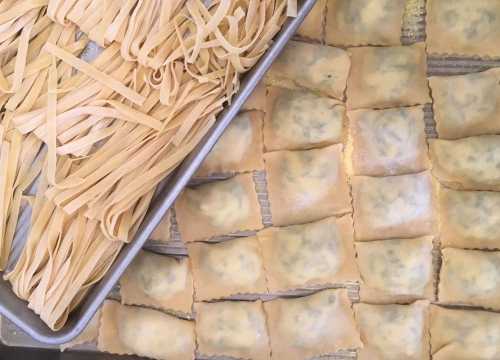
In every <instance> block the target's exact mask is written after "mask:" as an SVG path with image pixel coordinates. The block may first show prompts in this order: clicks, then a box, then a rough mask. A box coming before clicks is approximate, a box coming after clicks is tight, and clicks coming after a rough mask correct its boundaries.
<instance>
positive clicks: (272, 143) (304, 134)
mask: <svg viewBox="0 0 500 360" xmlns="http://www.w3.org/2000/svg"><path fill="white" fill-rule="evenodd" d="M344 119H345V105H344V104H343V103H342V102H340V101H338V100H334V99H330V98H327V97H322V96H317V95H315V94H314V93H312V92H310V91H305V90H289V89H285V88H278V87H271V88H269V91H268V96H267V102H266V115H265V120H264V144H265V147H266V150H267V151H274V150H302V149H310V148H314V147H323V146H326V145H331V144H335V143H340V142H342V139H343V132H344V131H343V130H344V129H343V126H344Z"/></svg>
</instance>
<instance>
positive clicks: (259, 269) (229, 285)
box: [187, 236, 267, 301]
mask: <svg viewBox="0 0 500 360" xmlns="http://www.w3.org/2000/svg"><path fill="white" fill-rule="evenodd" d="M187 248H188V254H189V260H190V261H191V268H192V270H193V277H194V286H195V297H196V300H199V301H201V300H212V299H221V298H225V297H229V296H231V295H236V294H262V293H267V286H266V277H265V272H264V266H263V260H262V254H261V251H260V245H259V242H258V240H257V238H256V237H255V236H251V237H246V238H239V239H232V240H226V241H223V242H220V243H212V244H207V243H196V244H188V245H187Z"/></svg>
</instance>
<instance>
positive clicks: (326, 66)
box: [265, 41, 351, 100]
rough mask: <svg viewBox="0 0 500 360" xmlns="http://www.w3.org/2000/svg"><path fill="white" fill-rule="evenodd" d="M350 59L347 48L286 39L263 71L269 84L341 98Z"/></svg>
mask: <svg viewBox="0 0 500 360" xmlns="http://www.w3.org/2000/svg"><path fill="white" fill-rule="evenodd" d="M350 65H351V61H350V59H349V54H348V53H347V51H345V50H342V49H337V48H334V47H330V46H325V45H319V44H308V43H304V42H299V41H289V42H288V44H287V45H286V47H285V49H284V50H283V52H282V53H281V55H280V56H279V57H278V58H277V59H276V60H275V61H274V63H273V65H272V66H271V68H270V69H269V71H268V72H267V74H266V78H265V81H266V83H267V84H269V85H275V86H281V87H287V88H296V87H304V88H307V89H309V90H313V91H315V92H318V93H321V94H323V95H327V96H330V97H333V98H335V99H341V100H342V99H343V98H344V91H345V88H346V83H347V76H348V75H349V68H350Z"/></svg>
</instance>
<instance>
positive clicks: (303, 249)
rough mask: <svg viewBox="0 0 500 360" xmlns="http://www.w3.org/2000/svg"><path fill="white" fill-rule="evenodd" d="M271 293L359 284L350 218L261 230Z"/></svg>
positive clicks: (259, 237) (331, 218)
mask: <svg viewBox="0 0 500 360" xmlns="http://www.w3.org/2000/svg"><path fill="white" fill-rule="evenodd" d="M257 237H258V239H259V241H260V243H261V247H262V254H263V257H264V268H265V269H266V275H267V280H268V286H269V290H270V291H271V292H280V291H286V290H291V289H299V288H307V287H309V286H319V285H328V284H335V283H340V282H345V281H357V280H359V272H358V270H357V268H356V265H355V260H354V256H355V254H354V245H353V225H352V218H351V216H350V215H346V216H344V217H342V218H340V219H337V218H334V217H330V218H327V219H324V220H320V221H317V222H313V223H309V224H304V225H293V226H288V227H282V228H268V229H264V230H261V231H260V232H259V233H258V234H257Z"/></svg>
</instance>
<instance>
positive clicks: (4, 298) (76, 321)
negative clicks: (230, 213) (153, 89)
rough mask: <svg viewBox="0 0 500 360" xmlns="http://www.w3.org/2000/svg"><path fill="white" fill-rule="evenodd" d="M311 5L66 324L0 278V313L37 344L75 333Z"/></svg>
mask: <svg viewBox="0 0 500 360" xmlns="http://www.w3.org/2000/svg"><path fill="white" fill-rule="evenodd" d="M315 3H316V0H303V1H299V8H298V14H297V17H295V18H289V19H287V20H286V22H285V24H284V25H283V28H282V29H281V31H280V32H279V34H278V35H277V36H276V38H275V39H274V42H273V44H272V45H271V47H270V48H269V49H268V50H267V51H266V53H265V54H264V55H263V56H262V58H261V59H260V61H259V62H258V63H257V64H256V65H255V67H254V68H253V69H252V70H251V71H250V72H249V73H248V74H246V75H245V77H244V79H243V81H242V83H241V87H240V91H239V92H238V94H237V95H236V96H235V97H234V98H233V101H232V103H231V105H230V106H228V107H227V108H226V109H225V110H224V111H223V112H222V113H221V114H220V115H219V116H218V119H217V122H216V123H215V125H214V127H213V128H212V129H211V130H210V131H209V133H208V134H207V135H206V136H205V137H204V138H203V140H202V141H201V142H200V144H198V146H197V147H196V148H195V149H194V150H193V152H192V153H191V154H190V155H189V156H188V157H187V158H186V159H185V160H184V161H183V163H182V164H181V165H180V166H179V168H178V169H177V170H176V171H175V172H174V173H173V174H172V175H171V176H169V177H168V179H166V181H165V182H164V183H163V184H162V186H161V189H160V190H159V192H158V195H157V196H156V197H155V199H154V201H153V203H152V205H151V207H150V209H149V211H148V213H147V215H146V217H145V219H144V221H143V223H142V225H141V227H140V228H139V230H138V232H137V235H136V236H135V238H134V240H133V241H132V242H130V243H129V244H127V245H126V246H125V247H124V248H123V249H122V251H121V253H120V254H119V256H118V257H117V259H116V261H115V262H114V264H113V265H112V266H111V268H110V269H109V271H108V272H107V273H106V275H105V276H104V278H103V279H102V280H101V281H100V282H99V283H98V284H97V285H96V286H95V287H94V288H93V289H92V290H91V291H90V293H89V294H88V295H87V296H86V298H85V299H84V301H83V303H82V304H81V305H80V306H79V307H78V308H77V309H76V310H75V311H74V312H73V313H71V314H70V317H69V319H68V322H67V323H66V325H64V327H63V328H62V329H61V330H59V331H57V332H55V331H53V330H51V329H50V328H49V327H48V326H47V325H45V323H44V322H43V321H42V320H41V319H40V318H39V317H38V315H36V314H35V313H34V312H33V311H32V310H31V309H29V308H28V306H27V303H26V302H25V301H23V300H21V299H19V298H18V297H17V296H16V295H15V294H14V293H13V292H12V290H11V287H10V285H9V283H8V282H7V281H5V280H3V279H0V314H1V315H2V316H5V317H6V318H7V319H8V320H10V321H11V322H13V323H14V324H15V325H17V326H18V327H19V328H20V329H21V330H23V331H24V332H25V333H26V334H28V335H29V336H31V337H32V338H33V339H34V340H36V341H38V342H40V343H45V344H51V345H59V344H63V343H67V342H69V341H71V340H72V339H74V338H75V337H76V336H78V335H79V334H80V332H81V331H83V329H84V328H85V327H86V325H87V323H88V322H89V321H90V320H91V319H92V317H93V315H94V314H95V312H96V311H97V310H98V309H99V307H100V306H101V304H102V302H103V301H104V299H105V298H106V296H107V295H108V293H109V292H110V291H111V290H112V289H113V287H114V286H115V284H116V283H117V282H118V280H119V279H120V277H121V275H122V274H123V272H124V271H125V269H126V268H127V266H128V265H129V264H130V263H131V262H132V260H133V259H134V257H135V256H136V255H137V253H138V252H139V250H140V249H141V248H142V246H143V245H144V243H145V242H146V241H147V240H148V238H149V237H150V235H151V233H152V232H153V230H154V229H155V228H156V226H158V224H159V223H160V222H161V220H162V218H163V217H164V215H165V214H166V212H167V211H168V209H169V208H170V207H171V206H172V204H173V203H174V201H175V199H176V198H177V196H179V194H180V193H181V191H182V190H183V189H184V187H185V186H186V185H187V184H188V182H189V180H190V179H191V177H192V176H193V175H194V173H195V171H196V170H197V169H198V167H199V166H200V164H201V163H202V161H203V159H204V158H205V157H206V156H207V155H208V153H209V152H210V150H211V149H212V147H213V146H214V145H215V143H216V142H217V140H218V139H219V137H220V136H221V135H222V133H223V132H224V130H225V129H226V127H227V126H228V125H229V123H230V122H231V120H232V119H233V118H234V117H235V116H236V114H237V113H238V112H239V110H240V108H241V107H242V105H243V104H244V102H245V101H246V100H247V98H248V97H249V96H250V94H251V93H252V91H253V90H254V88H255V87H256V86H257V84H258V83H259V81H260V80H261V79H262V78H263V76H264V74H265V73H266V71H267V70H268V69H269V67H270V66H271V64H272V63H273V61H274V60H275V59H276V57H277V56H278V55H279V54H280V52H281V50H282V49H283V48H284V46H285V45H286V43H287V42H288V40H289V39H290V38H291V37H292V36H293V35H294V33H295V31H296V30H297V29H298V27H299V26H300V24H301V23H302V21H303V20H304V18H305V16H306V15H307V14H308V13H309V11H310V10H311V9H312V7H313V6H314V4H315Z"/></svg>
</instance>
